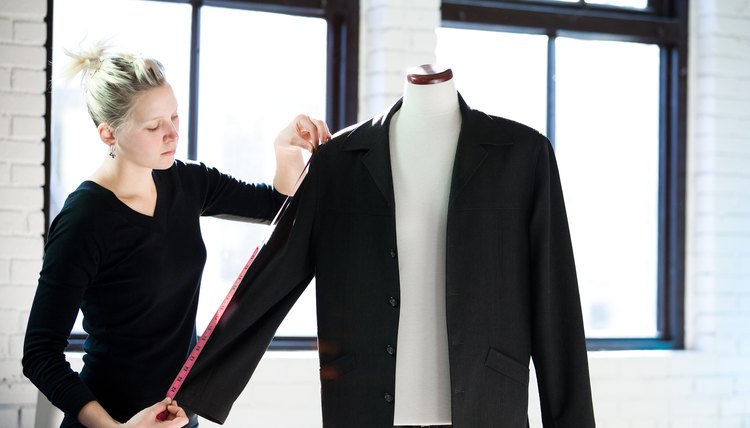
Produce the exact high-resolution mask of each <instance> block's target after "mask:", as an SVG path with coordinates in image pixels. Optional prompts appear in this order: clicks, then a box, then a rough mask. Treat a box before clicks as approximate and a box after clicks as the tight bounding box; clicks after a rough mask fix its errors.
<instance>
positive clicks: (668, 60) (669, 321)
mask: <svg viewBox="0 0 750 428" xmlns="http://www.w3.org/2000/svg"><path fill="white" fill-rule="evenodd" d="M441 15H442V25H443V26H445V27H451V28H465V29H482V30H491V31H506V32H522V33H529V34H545V35H547V36H548V37H549V42H548V50H547V55H548V66H547V67H548V68H547V134H548V135H547V136H548V137H549V139H550V141H551V142H552V144H553V145H554V142H555V80H554V75H555V49H554V47H555V43H554V41H555V38H556V37H558V36H574V37H578V38H588V39H599V40H618V41H629V42H640V43H650V44H656V45H658V46H659V47H660V51H661V53H660V56H661V66H660V71H659V81H660V89H659V91H660V93H659V100H660V106H659V116H660V117H659V189H658V206H659V213H658V249H657V257H658V261H657V263H658V270H657V320H656V321H657V330H658V335H657V336H656V337H654V338H640V337H633V338H587V339H586V343H587V347H588V349H589V350H590V351H593V350H631V349H650V350H654V349H683V348H684V346H685V338H684V336H685V332H684V318H685V315H684V312H685V311H684V300H685V299H684V296H685V205H686V203H685V182H686V172H685V169H686V134H687V107H686V105H687V64H688V61H687V58H688V38H687V29H688V5H687V4H686V2H682V1H679V0H648V5H647V7H645V8H644V9H635V8H627V7H620V6H606V5H594V4H587V3H585V2H584V1H583V0H579V1H578V2H576V3H567V2H559V1H554V0H548V1H544V0H532V1H526V0H523V1H519V0H484V1H477V0H449V1H442V3H441Z"/></svg>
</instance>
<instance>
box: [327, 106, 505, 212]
mask: <svg viewBox="0 0 750 428" xmlns="http://www.w3.org/2000/svg"><path fill="white" fill-rule="evenodd" d="M458 102H459V107H460V109H461V130H460V132H459V136H458V142H457V147H456V157H455V160H454V163H453V176H452V177H451V190H450V201H449V204H451V205H452V203H453V200H454V199H455V198H456V196H457V195H458V194H459V193H460V192H461V190H462V189H463V188H464V186H465V185H466V184H467V183H468V182H469V180H470V179H471V177H472V176H473V175H474V173H475V172H476V171H477V170H478V169H479V166H480V165H481V164H482V162H483V161H484V159H485V157H487V149H486V148H485V146H503V145H509V144H513V140H512V138H511V136H510V135H509V134H507V133H504V132H503V127H500V126H497V124H496V122H495V120H494V119H493V118H492V116H489V115H487V114H485V113H482V112H480V111H477V110H473V109H471V108H470V107H469V106H468V105H467V104H466V102H465V101H464V99H463V97H462V96H461V94H460V93H459V94H458ZM402 103H403V98H401V99H399V100H398V101H396V103H395V104H393V106H391V108H390V109H389V110H388V111H387V112H385V113H383V114H380V115H378V116H376V117H374V118H372V119H371V120H369V121H367V122H364V123H361V124H360V125H357V126H354V127H351V128H348V129H345V130H343V131H342V132H341V133H342V134H346V133H348V135H347V136H346V137H345V138H346V142H345V143H344V144H343V147H342V148H343V150H344V151H356V150H364V151H366V152H367V153H365V154H364V155H363V156H362V163H363V164H364V165H365V167H366V168H367V170H368V171H369V172H370V175H371V176H372V178H373V180H374V181H375V183H376V184H377V186H378V188H379V189H380V191H381V192H382V193H383V196H384V197H385V198H386V201H387V202H388V205H389V206H393V205H394V196H393V178H392V173H391V158H390V148H389V143H390V142H389V138H388V134H389V132H388V131H389V127H390V123H391V118H393V115H394V114H395V113H396V112H397V111H398V110H399V109H400V108H401V105H402Z"/></svg>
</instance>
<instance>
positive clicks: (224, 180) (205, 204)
mask: <svg viewBox="0 0 750 428" xmlns="http://www.w3.org/2000/svg"><path fill="white" fill-rule="evenodd" d="M185 170H186V174H187V175H188V177H186V178H183V180H182V181H183V185H185V183H187V185H189V186H194V188H195V189H199V191H200V196H199V197H200V204H201V215H204V216H215V217H220V218H228V219H232V220H244V221H251V222H259V223H266V224H268V223H270V222H271V221H272V220H273V218H274V216H275V215H276V213H277V212H278V210H279V208H280V207H281V205H282V204H283V203H284V200H285V199H286V196H285V195H283V194H281V193H279V192H278V191H277V190H276V189H274V188H273V186H271V185H268V184H263V183H258V184H253V183H246V182H244V181H242V180H238V179H236V178H234V177H232V176H230V175H228V174H224V173H222V172H220V171H219V170H218V169H216V168H213V167H208V166H206V165H205V164H203V163H192V164H187V165H186V166H185Z"/></svg>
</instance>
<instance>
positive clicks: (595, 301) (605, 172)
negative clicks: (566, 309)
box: [437, 0, 687, 349]
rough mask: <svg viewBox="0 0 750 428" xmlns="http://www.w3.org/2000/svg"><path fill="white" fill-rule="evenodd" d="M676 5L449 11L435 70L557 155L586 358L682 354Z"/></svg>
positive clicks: (681, 84)
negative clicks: (597, 352)
mask: <svg viewBox="0 0 750 428" xmlns="http://www.w3.org/2000/svg"><path fill="white" fill-rule="evenodd" d="M681 7H684V6H682V5H681V4H680V2H672V1H669V0H658V1H657V0H649V1H646V0H642V1H640V0H603V1H588V0H587V1H576V2H565V1H521V2H519V1H488V2H481V3H480V2H460V3H459V2H452V1H448V2H445V1H444V2H443V3H442V16H443V27H442V28H440V29H438V31H437V35H438V51H437V59H438V62H439V63H441V64H443V65H447V66H450V67H451V68H452V69H453V72H454V76H455V79H456V85H457V88H458V90H459V92H461V93H462V95H463V96H464V98H465V99H466V101H467V103H468V104H469V105H470V106H472V107H474V108H478V109H480V110H484V111H486V112H488V113H491V114H495V115H499V116H503V117H507V118H509V119H513V120H516V121H519V122H521V123H525V124H527V125H529V126H531V127H533V128H535V129H537V130H539V131H540V132H542V133H544V134H545V135H547V136H548V137H549V138H550V140H551V142H552V143H553V145H554V147H555V153H556V156H557V161H558V164H559V166H560V174H561V180H562V185H563V192H564V195H565V199H566V206H567V211H568V220H569V224H570V229H571V237H572V240H573V247H574V253H575V257H576V267H577V271H578V281H579V287H580V293H581V303H582V309H583V315H584V323H585V327H586V333H587V339H588V342H589V348H590V349H634V348H651V349H653V348H680V347H682V342H683V332H682V318H683V314H682V306H683V305H682V295H683V287H684V279H683V266H684V261H683V259H684V255H683V253H684V238H683V230H684V221H685V220H684V217H685V214H684V208H683V207H684V182H685V177H684V165H685V158H684V153H685V107H684V106H685V102H684V101H685V99H686V98H685V92H686V83H685V75H686V73H685V72H684V70H685V67H686V63H687V60H686V58H687V45H686V43H687V42H686V37H685V31H686V28H687V21H686V16H685V14H686V10H684V9H682V8H681ZM466 46H472V47H474V48H473V49H466ZM477 51H480V52H484V53H486V54H485V55H476V54H475V53H476V52H477ZM468 52H472V53H473V55H469V54H468Z"/></svg>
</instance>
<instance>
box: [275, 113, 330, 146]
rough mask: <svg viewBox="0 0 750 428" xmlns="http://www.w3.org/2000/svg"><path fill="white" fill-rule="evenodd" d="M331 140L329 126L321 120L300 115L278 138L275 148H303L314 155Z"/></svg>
mask: <svg viewBox="0 0 750 428" xmlns="http://www.w3.org/2000/svg"><path fill="white" fill-rule="evenodd" d="M330 138H331V132H330V131H329V130H328V125H326V123H325V122H324V121H322V120H320V119H314V118H312V117H310V116H308V115H306V114H298V115H297V116H295V118H294V120H292V122H291V123H290V124H289V125H287V126H286V128H284V129H282V130H281V132H279V134H278V135H277V136H276V141H275V142H274V147H276V148H277V149H281V150H289V149H294V148H302V149H304V150H307V151H308V152H310V153H314V152H315V150H317V148H318V146H319V145H320V144H323V143H324V142H326V141H328V140H329V139H330Z"/></svg>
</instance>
